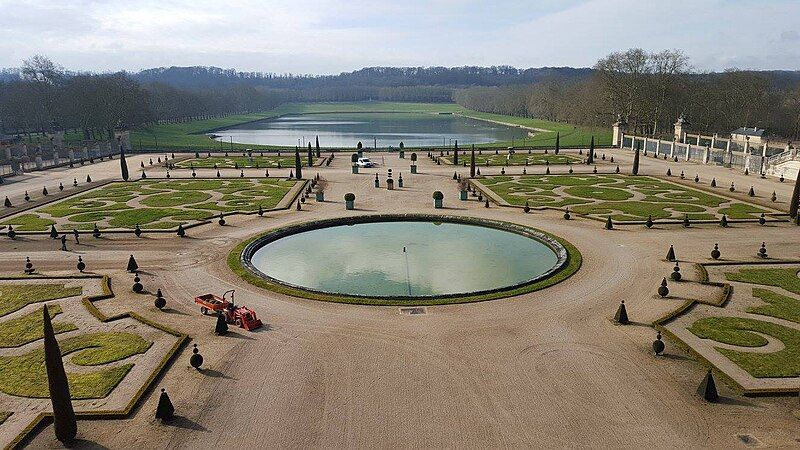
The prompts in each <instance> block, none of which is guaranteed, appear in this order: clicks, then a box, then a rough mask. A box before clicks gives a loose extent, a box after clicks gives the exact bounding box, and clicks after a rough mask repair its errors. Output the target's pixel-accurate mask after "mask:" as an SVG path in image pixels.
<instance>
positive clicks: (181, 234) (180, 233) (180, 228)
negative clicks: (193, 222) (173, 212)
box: [175, 223, 186, 237]
mask: <svg viewBox="0 0 800 450" xmlns="http://www.w3.org/2000/svg"><path fill="white" fill-rule="evenodd" d="M175 234H177V235H178V237H186V230H184V229H183V224H182V223H179V224H178V231H177V232H176V233H175Z"/></svg>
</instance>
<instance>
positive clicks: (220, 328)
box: [214, 313, 228, 335]
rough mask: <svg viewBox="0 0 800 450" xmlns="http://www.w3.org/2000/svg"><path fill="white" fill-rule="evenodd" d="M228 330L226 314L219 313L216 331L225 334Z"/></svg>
mask: <svg viewBox="0 0 800 450" xmlns="http://www.w3.org/2000/svg"><path fill="white" fill-rule="evenodd" d="M227 332H228V323H227V322H225V315H224V314H222V313H219V314H217V324H216V325H215V326H214V333H216V334H218V335H223V334H225V333H227Z"/></svg>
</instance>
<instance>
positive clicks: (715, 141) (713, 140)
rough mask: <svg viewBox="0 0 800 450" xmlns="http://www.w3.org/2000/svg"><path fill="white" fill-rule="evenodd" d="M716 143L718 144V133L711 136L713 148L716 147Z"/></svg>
mask: <svg viewBox="0 0 800 450" xmlns="http://www.w3.org/2000/svg"><path fill="white" fill-rule="evenodd" d="M715 145H717V133H714V135H713V136H711V148H714V146H715Z"/></svg>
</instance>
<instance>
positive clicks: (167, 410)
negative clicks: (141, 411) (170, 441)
mask: <svg viewBox="0 0 800 450" xmlns="http://www.w3.org/2000/svg"><path fill="white" fill-rule="evenodd" d="M174 415H175V407H174V406H172V401H171V400H170V399H169V395H167V391H165V390H164V389H161V396H159V397H158V406H156V419H161V421H162V422H169V421H170V420H172V418H173V417H174Z"/></svg>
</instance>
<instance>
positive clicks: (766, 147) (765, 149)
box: [761, 141, 769, 158]
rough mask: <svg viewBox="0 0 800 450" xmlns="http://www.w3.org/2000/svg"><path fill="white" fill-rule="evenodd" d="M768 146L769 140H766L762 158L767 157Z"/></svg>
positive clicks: (762, 149)
mask: <svg viewBox="0 0 800 450" xmlns="http://www.w3.org/2000/svg"><path fill="white" fill-rule="evenodd" d="M768 148H769V141H766V142H764V146H763V147H761V157H762V158H766V157H767V149H768Z"/></svg>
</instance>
